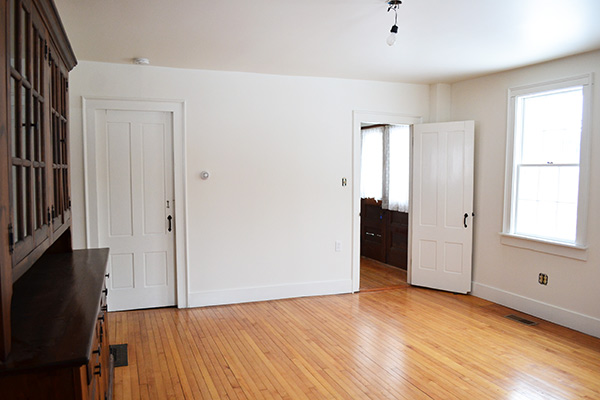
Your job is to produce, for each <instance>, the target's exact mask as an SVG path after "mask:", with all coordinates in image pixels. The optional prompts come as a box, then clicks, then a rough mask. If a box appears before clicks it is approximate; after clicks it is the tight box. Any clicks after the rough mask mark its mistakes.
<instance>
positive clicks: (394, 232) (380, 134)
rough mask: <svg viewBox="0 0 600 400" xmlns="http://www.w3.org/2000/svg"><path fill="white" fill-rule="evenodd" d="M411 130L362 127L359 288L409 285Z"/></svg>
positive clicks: (379, 126) (386, 125)
mask: <svg viewBox="0 0 600 400" xmlns="http://www.w3.org/2000/svg"><path fill="white" fill-rule="evenodd" d="M410 153H411V151H410V126H409V125H390V124H368V123H362V124H361V180H360V192H361V194H360V197H361V199H360V203H361V207H360V216H361V219H360V256H361V258H360V263H361V269H360V273H361V276H360V290H361V291H367V290H382V289H390V288H396V287H398V286H403V285H406V267H407V261H408V221H409V218H408V206H409V178H410V170H409V167H410Z"/></svg>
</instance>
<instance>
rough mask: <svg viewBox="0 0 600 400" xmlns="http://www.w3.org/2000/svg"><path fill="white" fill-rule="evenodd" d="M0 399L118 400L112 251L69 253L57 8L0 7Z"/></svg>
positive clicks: (28, 1) (63, 65)
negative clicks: (112, 350) (112, 352)
mask: <svg viewBox="0 0 600 400" xmlns="http://www.w3.org/2000/svg"><path fill="white" fill-rule="evenodd" d="M0 21H1V26H2V28H1V29H2V36H1V38H2V39H1V40H0V57H1V59H0V92H1V93H2V95H0V397H1V398H2V399H12V398H18V399H29V398H31V399H71V398H73V399H99V400H100V399H106V398H110V397H111V384H112V382H111V379H109V375H111V371H112V370H111V368H110V356H109V347H108V337H107V333H108V332H107V325H106V324H107V318H106V295H107V294H108V291H107V289H106V287H105V284H104V278H105V273H106V264H107V258H108V249H99V250H77V251H73V250H72V245H71V194H70V169H69V126H68V124H69V96H68V93H69V80H68V74H69V71H70V70H71V69H73V67H75V65H76V64H77V60H76V58H75V54H74V53H73V50H72V48H71V45H70V43H69V40H68V38H67V36H66V33H65V30H64V28H63V25H62V23H61V21H60V17H59V15H58V12H57V10H56V7H55V5H54V3H53V1H52V0H0Z"/></svg>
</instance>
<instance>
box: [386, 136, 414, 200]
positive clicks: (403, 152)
mask: <svg viewBox="0 0 600 400" xmlns="http://www.w3.org/2000/svg"><path fill="white" fill-rule="evenodd" d="M389 134H390V144H389V146H390V159H389V180H390V181H389V196H390V201H389V205H390V210H396V211H403V212H407V211H408V197H409V196H408V192H409V179H410V173H409V168H410V162H409V161H410V127H409V126H408V125H392V126H390V127H389Z"/></svg>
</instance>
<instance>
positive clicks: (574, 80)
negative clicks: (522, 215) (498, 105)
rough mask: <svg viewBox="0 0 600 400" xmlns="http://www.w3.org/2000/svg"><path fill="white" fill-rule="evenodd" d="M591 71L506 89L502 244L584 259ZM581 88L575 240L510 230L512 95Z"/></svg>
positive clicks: (513, 130) (513, 134)
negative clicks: (531, 234)
mask: <svg viewBox="0 0 600 400" xmlns="http://www.w3.org/2000/svg"><path fill="white" fill-rule="evenodd" d="M592 85H593V74H592V73H589V74H584V75H578V76H574V77H570V78H564V79H559V80H555V81H550V82H545V83H539V84H534V85H526V86H519V87H515V88H510V89H508V102H507V103H508V112H507V115H508V122H507V134H506V138H507V140H506V169H505V174H506V175H505V180H504V182H505V186H504V218H503V226H502V232H500V242H501V243H502V244H504V245H508V246H514V247H520V248H524V249H529V250H533V251H537V252H541V253H548V254H554V255H558V256H562V257H568V258H574V259H577V260H587V249H588V248H587V216H588V203H589V176H590V140H591V109H592V107H591V100H592V93H591V87H592ZM574 86H582V87H583V99H584V101H583V124H582V127H581V144H580V146H581V149H580V160H579V165H580V167H579V196H578V203H577V239H576V242H575V243H563V242H557V241H552V240H549V239H543V238H537V237H535V238H534V237H528V236H523V235H518V234H515V233H514V232H511V222H512V221H511V218H512V204H513V202H514V201H515V199H514V197H513V196H514V190H513V186H514V174H515V171H514V165H513V157H514V140H515V98H516V97H517V96H521V95H525V94H531V93H538V92H545V91H550V90H557V89H566V88H568V87H574Z"/></svg>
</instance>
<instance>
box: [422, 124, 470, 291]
mask: <svg viewBox="0 0 600 400" xmlns="http://www.w3.org/2000/svg"><path fill="white" fill-rule="evenodd" d="M473 152H474V122H473V121H462V122H447V123H435V124H417V125H415V126H414V147H413V176H412V179H413V182H412V185H413V191H412V193H413V201H412V210H411V213H412V214H411V218H412V240H411V253H412V264H411V284H413V285H417V286H424V287H429V288H434V289H441V290H447V291H450V292H456V293H468V292H470V291H471V252H472V240H473Z"/></svg>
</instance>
